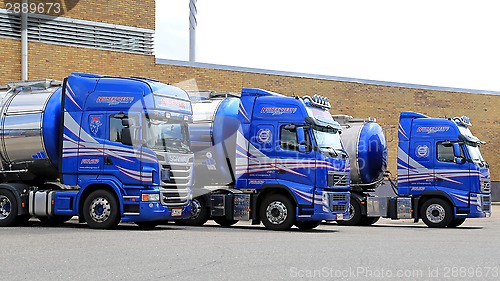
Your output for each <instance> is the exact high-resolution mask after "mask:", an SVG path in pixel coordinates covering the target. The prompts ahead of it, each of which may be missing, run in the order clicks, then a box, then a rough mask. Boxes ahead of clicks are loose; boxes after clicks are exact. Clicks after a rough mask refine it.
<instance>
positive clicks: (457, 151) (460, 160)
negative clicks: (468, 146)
mask: <svg viewBox="0 0 500 281" xmlns="http://www.w3.org/2000/svg"><path fill="white" fill-rule="evenodd" d="M453 156H455V157H454V159H455V163H457V164H463V163H465V159H464V157H463V156H462V153H461V150H460V145H459V144H458V143H454V144H453Z"/></svg>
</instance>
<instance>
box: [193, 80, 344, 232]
mask: <svg viewBox="0 0 500 281" xmlns="http://www.w3.org/2000/svg"><path fill="white" fill-rule="evenodd" d="M329 108H330V104H329V102H328V100H327V99H326V98H324V97H319V96H314V97H308V96H306V97H301V98H300V97H287V96H284V95H281V94H277V93H273V92H270V91H266V90H262V89H255V88H243V89H242V92H241V95H239V96H227V95H226V96H224V95H217V94H214V95H211V96H210V97H206V98H197V99H196V102H194V103H193V118H194V122H193V124H190V136H191V145H192V149H193V151H194V152H195V167H196V168H195V169H196V172H195V188H194V193H195V199H194V200H193V202H194V204H193V218H192V219H191V223H193V224H203V223H204V222H205V221H206V220H207V219H208V218H212V219H214V220H215V221H216V222H217V223H219V224H221V225H231V224H233V223H235V222H236V221H238V220H245V219H246V220H249V219H252V221H253V223H254V224H258V223H260V222H261V221H262V222H263V223H264V225H265V226H266V228H268V229H273V230H285V229H289V228H290V227H291V226H292V225H294V224H295V225H296V226H297V227H299V228H302V229H310V228H314V227H316V226H318V225H319V223H320V222H321V221H323V220H327V221H334V220H341V219H343V217H344V214H347V210H348V207H349V159H348V158H347V155H346V153H345V151H344V149H343V145H342V142H341V139H340V131H341V128H340V126H339V124H338V123H337V122H335V121H333V119H332V117H331V115H330V113H329ZM186 223H189V221H187V222H186Z"/></svg>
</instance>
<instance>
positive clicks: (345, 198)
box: [330, 194, 349, 201]
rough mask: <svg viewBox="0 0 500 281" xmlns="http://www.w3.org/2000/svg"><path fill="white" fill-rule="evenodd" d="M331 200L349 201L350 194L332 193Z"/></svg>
mask: <svg viewBox="0 0 500 281" xmlns="http://www.w3.org/2000/svg"><path fill="white" fill-rule="evenodd" d="M330 196H331V198H330V200H331V201H349V195H347V194H331V195H330Z"/></svg>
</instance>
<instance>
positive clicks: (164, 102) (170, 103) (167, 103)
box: [159, 98, 189, 109]
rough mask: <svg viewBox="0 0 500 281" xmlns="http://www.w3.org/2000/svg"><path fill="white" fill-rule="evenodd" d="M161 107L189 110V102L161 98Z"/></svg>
mask: <svg viewBox="0 0 500 281" xmlns="http://www.w3.org/2000/svg"><path fill="white" fill-rule="evenodd" d="M159 105H160V106H163V107H177V108H181V109H189V102H186V101H181V100H176V99H169V98H160V100H159Z"/></svg>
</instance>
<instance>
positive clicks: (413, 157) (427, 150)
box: [398, 140, 434, 195]
mask: <svg viewBox="0 0 500 281" xmlns="http://www.w3.org/2000/svg"><path fill="white" fill-rule="evenodd" d="M408 155H409V158H408V163H405V165H404V166H405V168H406V169H407V174H406V173H405V175H404V177H401V180H402V181H407V183H408V193H409V194H412V195H418V194H421V193H422V192H424V191H425V190H433V189H434V169H433V166H434V163H433V155H434V146H433V145H432V142H431V141H428V140H412V141H411V142H410V149H409V153H408ZM399 169H400V170H402V169H401V167H400V168H399ZM406 169H405V170H406ZM406 175H407V177H406ZM399 180H400V179H398V181H399ZM409 194H405V195H409Z"/></svg>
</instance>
